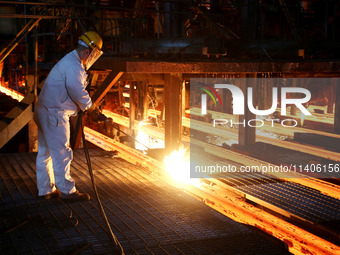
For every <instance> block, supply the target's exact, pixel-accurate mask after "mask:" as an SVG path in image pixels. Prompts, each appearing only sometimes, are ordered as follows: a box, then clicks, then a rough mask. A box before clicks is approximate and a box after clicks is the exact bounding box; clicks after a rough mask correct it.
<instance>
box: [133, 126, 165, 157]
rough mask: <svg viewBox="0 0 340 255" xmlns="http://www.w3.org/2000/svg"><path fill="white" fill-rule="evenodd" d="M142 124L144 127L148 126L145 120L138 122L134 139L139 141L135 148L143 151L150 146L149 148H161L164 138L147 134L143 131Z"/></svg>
mask: <svg viewBox="0 0 340 255" xmlns="http://www.w3.org/2000/svg"><path fill="white" fill-rule="evenodd" d="M143 126H144V127H147V126H148V123H147V121H141V122H139V126H138V135H137V137H136V139H137V141H139V142H140V143H136V146H135V148H136V149H137V150H142V151H143V152H144V153H146V151H147V150H148V148H150V149H163V148H164V146H165V145H164V140H160V139H157V138H155V137H152V136H150V135H149V134H147V133H145V132H143ZM144 130H145V129H144ZM144 145H145V146H147V147H145V146H144Z"/></svg>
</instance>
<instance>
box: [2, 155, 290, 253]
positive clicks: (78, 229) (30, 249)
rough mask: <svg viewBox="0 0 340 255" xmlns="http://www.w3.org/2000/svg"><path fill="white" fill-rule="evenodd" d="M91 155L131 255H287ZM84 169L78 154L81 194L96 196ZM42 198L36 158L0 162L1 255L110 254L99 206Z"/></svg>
mask: <svg viewBox="0 0 340 255" xmlns="http://www.w3.org/2000/svg"><path fill="white" fill-rule="evenodd" d="M90 154H91V159H92V165H93V168H94V174H95V177H96V183H97V186H98V192H99V194H100V195H101V198H102V202H103V205H104V208H105V211H106V213H107V215H108V218H109V221H110V223H111V226H112V229H113V231H114V233H115V234H116V236H117V238H118V240H119V241H120V243H121V245H122V246H123V248H124V251H125V253H126V254H157V255H158V254H233V255H235V254H242V255H243V254H261V255H264V254H288V252H287V251H286V249H285V247H284V245H283V244H282V243H281V242H279V241H277V240H275V239H273V238H271V237H269V236H267V235H265V234H263V233H261V232H260V231H258V230H256V229H254V228H251V227H249V226H245V225H242V224H239V223H237V222H234V221H232V220H231V219H229V218H227V217H225V216H223V215H221V214H219V213H218V212H216V211H214V210H212V209H211V208H209V207H207V206H205V205H204V204H202V203H201V202H199V201H198V200H196V199H194V198H193V197H191V196H189V195H188V194H186V193H184V192H183V191H181V190H179V189H175V188H173V187H171V186H169V185H167V184H166V183H164V182H160V181H158V180H157V179H155V178H153V177H152V176H150V175H149V174H148V173H147V172H146V170H144V169H141V168H139V167H136V166H134V165H132V164H129V163H128V162H126V161H124V160H121V159H117V158H112V157H111V155H110V154H109V153H107V152H103V151H100V150H98V149H93V150H91V151H90ZM85 162H86V161H85V157H84V156H83V151H79V150H76V151H75V153H74V161H73V163H72V175H73V177H74V178H75V180H76V184H77V187H78V189H79V190H81V191H85V192H88V193H89V194H90V195H91V196H92V197H93V196H94V194H93V192H92V188H91V186H90V179H89V177H88V172H87V166H86V163H85ZM36 194H37V189H36V181H35V154H33V153H21V154H20V153H18V154H6V155H5V154H3V155H0V216H1V218H0V254H110V253H111V252H112V247H111V244H110V240H109V238H108V236H107V235H106V233H105V230H104V229H105V227H104V226H103V221H102V219H101V217H100V213H99V211H98V210H97V209H96V208H97V204H96V202H95V200H93V199H91V201H84V202H72V203H71V202H70V203H67V204H63V203H61V202H60V201H58V200H54V201H45V200H44V199H41V198H37V195H36ZM71 213H72V217H70V215H71ZM77 222H78V224H77V225H76V223H77ZM21 223H22V225H20V224H21ZM18 225H19V227H18V228H17V229H11V228H12V227H14V226H18ZM75 225H76V226H75ZM9 229H11V231H10V232H9V233H6V230H9Z"/></svg>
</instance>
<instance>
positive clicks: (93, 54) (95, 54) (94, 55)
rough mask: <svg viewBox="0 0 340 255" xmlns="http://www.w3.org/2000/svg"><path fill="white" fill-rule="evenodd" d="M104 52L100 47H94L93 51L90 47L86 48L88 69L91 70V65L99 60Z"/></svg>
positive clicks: (85, 63)
mask: <svg viewBox="0 0 340 255" xmlns="http://www.w3.org/2000/svg"><path fill="white" fill-rule="evenodd" d="M102 54H103V52H102V51H101V50H98V49H96V48H95V49H93V50H92V51H90V49H86V50H85V51H84V55H85V58H86V60H85V62H84V65H85V68H86V70H89V69H90V67H91V66H92V65H93V64H94V63H95V62H96V61H97V60H98V58H99V57H100V56H101V55H102Z"/></svg>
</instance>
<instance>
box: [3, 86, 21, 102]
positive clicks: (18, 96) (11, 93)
mask: <svg viewBox="0 0 340 255" xmlns="http://www.w3.org/2000/svg"><path fill="white" fill-rule="evenodd" d="M0 92H2V93H4V94H6V95H7V96H10V97H11V98H13V99H15V100H18V101H19V102H20V101H21V100H23V99H24V96H23V95H22V94H21V93H19V92H18V91H15V90H13V89H10V88H6V87H3V86H2V85H0Z"/></svg>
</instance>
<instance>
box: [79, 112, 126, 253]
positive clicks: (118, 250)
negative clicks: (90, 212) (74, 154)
mask: <svg viewBox="0 0 340 255" xmlns="http://www.w3.org/2000/svg"><path fill="white" fill-rule="evenodd" d="M79 115H80V117H81V121H80V122H81V134H82V138H83V147H84V152H85V157H86V162H87V166H88V168H89V173H90V177H91V182H92V187H93V190H94V193H95V196H96V200H97V202H98V205H99V211H100V214H101V215H102V218H103V219H104V221H105V222H106V225H107V228H108V235H109V237H110V239H111V240H112V241H113V243H114V244H115V246H114V251H115V253H116V254H120V255H124V251H123V247H122V246H121V245H120V243H119V241H118V239H117V237H116V236H115V235H114V234H113V231H112V229H111V226H110V223H109V220H108V219H107V216H106V213H105V211H104V208H103V205H102V202H101V200H100V198H99V195H98V191H97V187H96V184H95V182H94V175H93V170H92V165H91V159H90V154H89V150H88V147H87V144H86V139H85V134H84V124H83V121H82V119H83V116H84V112H80V113H79Z"/></svg>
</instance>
